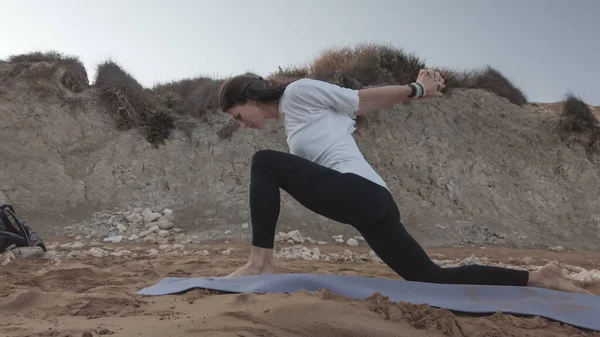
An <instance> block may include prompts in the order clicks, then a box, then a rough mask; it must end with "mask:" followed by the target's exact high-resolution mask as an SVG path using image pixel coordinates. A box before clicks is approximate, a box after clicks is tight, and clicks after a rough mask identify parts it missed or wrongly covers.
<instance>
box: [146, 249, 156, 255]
mask: <svg viewBox="0 0 600 337" xmlns="http://www.w3.org/2000/svg"><path fill="white" fill-rule="evenodd" d="M148 255H158V250H156V249H154V248H153V249H149V250H148Z"/></svg>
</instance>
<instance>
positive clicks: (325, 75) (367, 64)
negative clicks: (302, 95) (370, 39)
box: [310, 44, 425, 89]
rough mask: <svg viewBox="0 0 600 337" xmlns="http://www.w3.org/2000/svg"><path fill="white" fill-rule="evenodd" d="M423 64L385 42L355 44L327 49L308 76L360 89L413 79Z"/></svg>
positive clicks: (313, 64)
mask: <svg viewBox="0 0 600 337" xmlns="http://www.w3.org/2000/svg"><path fill="white" fill-rule="evenodd" d="M422 68H425V63H424V62H423V61H421V60H420V59H419V58H417V57H416V56H414V55H412V54H409V53H406V52H404V51H403V50H402V49H398V48H394V47H391V46H388V45H377V44H359V45H358V46H356V47H355V48H349V47H344V48H330V49H328V50H325V51H324V52H323V53H322V54H321V55H320V56H319V57H317V58H316V59H315V60H314V61H313V63H312V64H311V66H310V76H311V77H312V78H315V79H317V80H322V81H327V82H330V83H334V84H337V85H340V86H344V87H349V88H353V89H360V88H364V87H369V86H375V85H391V84H406V83H410V82H412V81H414V80H415V79H416V78H417V75H418V74H419V70H421V69H422Z"/></svg>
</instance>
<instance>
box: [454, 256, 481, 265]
mask: <svg viewBox="0 0 600 337" xmlns="http://www.w3.org/2000/svg"><path fill="white" fill-rule="evenodd" d="M483 260H487V259H486V258H485V257H484V258H479V257H476V256H475V255H471V256H469V257H467V258H464V259H462V260H461V261H460V262H459V263H458V264H459V265H460V266H470V265H474V264H484V263H483Z"/></svg>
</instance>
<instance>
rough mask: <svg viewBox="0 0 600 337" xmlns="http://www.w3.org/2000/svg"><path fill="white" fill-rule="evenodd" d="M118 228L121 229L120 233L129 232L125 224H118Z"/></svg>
mask: <svg viewBox="0 0 600 337" xmlns="http://www.w3.org/2000/svg"><path fill="white" fill-rule="evenodd" d="M117 230H118V231H119V233H123V232H127V227H126V226H125V225H123V224H118V225H117Z"/></svg>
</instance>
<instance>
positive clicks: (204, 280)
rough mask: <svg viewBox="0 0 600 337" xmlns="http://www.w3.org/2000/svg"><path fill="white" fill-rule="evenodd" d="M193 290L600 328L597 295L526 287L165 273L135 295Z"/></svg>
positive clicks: (311, 276)
mask: <svg viewBox="0 0 600 337" xmlns="http://www.w3.org/2000/svg"><path fill="white" fill-rule="evenodd" d="M195 288H200V289H210V290H219V291H224V292H230V293H263V294H264V293H293V292H296V291H300V290H307V291H317V290H319V289H322V288H328V289H329V290H330V291H331V292H333V293H336V294H339V295H344V296H347V297H352V298H358V299H365V298H366V297H369V296H371V295H372V294H373V293H375V292H380V293H382V294H383V295H385V296H389V298H390V300H392V301H394V302H400V301H403V302H408V303H413V304H420V303H427V304H429V305H431V306H433V307H438V308H445V309H448V310H451V311H455V312H463V313H474V314H492V313H494V312H496V311H501V312H504V313H507V314H517V315H537V316H541V317H545V318H547V319H551V320H555V321H558V322H562V323H566V324H570V325H572V326H575V327H579V328H583V329H590V330H596V331H600V296H594V295H585V294H576V293H568V292H561V291H554V290H549V289H542V288H532V287H513V286H479V285H451V284H433V283H422V282H406V281H402V280H391V279H378V278H372V277H360V276H343V275H321V274H273V275H259V276H244V277H239V278H222V277H195V278H185V277H167V278H164V279H163V280H161V281H160V282H159V283H157V284H155V285H153V286H150V287H147V288H144V289H142V290H140V291H139V292H138V293H137V294H138V295H152V296H158V295H169V294H179V293H183V292H186V291H188V290H191V289H195Z"/></svg>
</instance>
